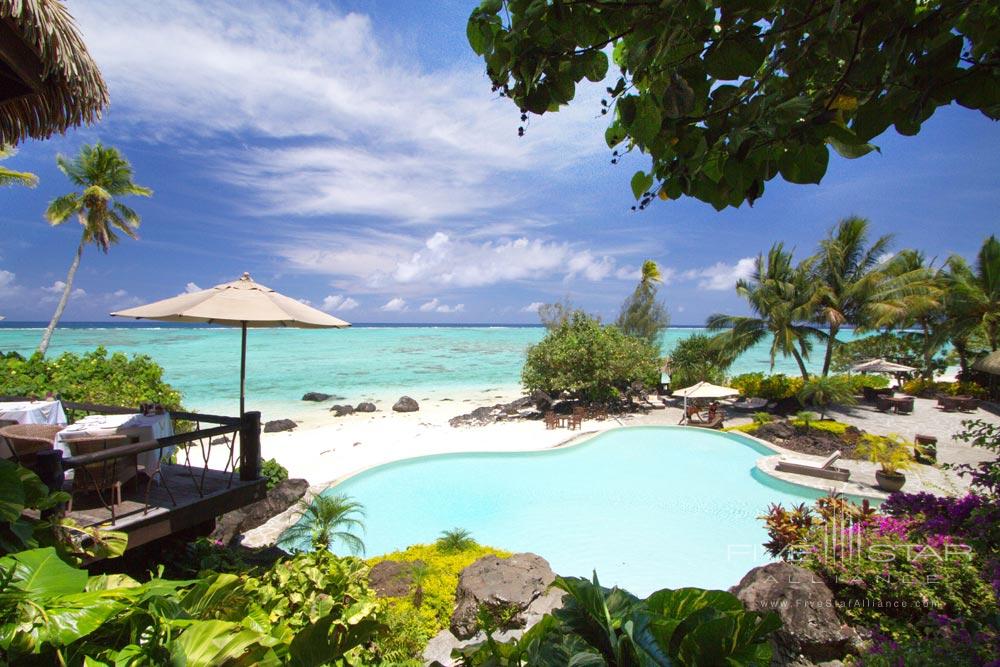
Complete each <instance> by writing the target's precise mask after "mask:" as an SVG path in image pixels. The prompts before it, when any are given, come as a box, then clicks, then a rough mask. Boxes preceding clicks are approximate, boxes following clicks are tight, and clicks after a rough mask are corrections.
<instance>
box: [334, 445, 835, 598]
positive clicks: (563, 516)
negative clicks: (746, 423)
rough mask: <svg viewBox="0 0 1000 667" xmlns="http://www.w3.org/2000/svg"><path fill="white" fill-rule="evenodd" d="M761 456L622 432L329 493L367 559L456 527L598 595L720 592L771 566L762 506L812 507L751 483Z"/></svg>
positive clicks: (774, 487) (415, 468)
mask: <svg viewBox="0 0 1000 667" xmlns="http://www.w3.org/2000/svg"><path fill="white" fill-rule="evenodd" d="M470 437H474V434H473V433H470ZM770 453H771V452H770V451H769V450H767V449H765V448H764V447H762V446H761V445H758V444H757V443H754V442H752V441H750V440H748V439H746V438H742V437H740V436H738V435H733V434H727V433H718V432H712V431H707V430H701V429H693V428H679V427H633V428H621V429H615V430H612V431H608V432H606V433H603V434H601V435H598V436H595V437H594V438H592V439H591V440H589V441H587V442H585V443H583V444H580V445H575V446H570V447H564V448H560V449H553V450H544V451H540V452H523V453H503V454H493V453H469V454H447V455H438V456H430V457H425V458H420V459H411V460H407V461H400V462H396V463H391V464H387V465H383V466H379V467H377V468H373V469H371V470H368V471H366V472H363V473H360V474H358V475H356V476H354V477H351V478H350V479H347V480H345V481H344V482H342V483H340V484H338V485H337V486H335V487H333V488H332V489H330V490H329V491H328V493H346V494H347V495H349V496H351V497H353V498H354V499H355V500H358V501H360V502H361V503H362V504H364V506H365V508H366V512H367V517H366V521H365V524H366V526H367V532H366V534H365V535H364V540H365V545H366V547H367V553H368V554H369V555H375V554H382V553H386V552H389V551H394V550H396V549H400V548H404V547H406V546H408V545H411V544H416V543H427V542H432V541H434V540H435V539H436V538H437V537H438V535H439V533H440V532H441V531H443V530H446V529H450V528H455V527H460V528H465V529H467V530H469V531H471V532H472V535H473V537H474V538H475V539H476V540H477V541H478V542H480V543H482V544H489V545H491V546H495V547H498V548H503V549H507V550H509V551H531V552H534V553H537V554H539V555H541V556H543V557H544V558H546V559H547V560H548V561H549V563H550V564H551V565H552V569H553V570H554V571H555V572H558V573H559V574H563V575H578V576H586V577H589V576H590V574H591V572H592V571H593V570H595V569H596V570H597V575H598V577H599V578H600V580H601V583H602V584H604V585H607V586H610V585H612V584H617V585H619V586H621V587H623V588H626V589H628V590H630V591H631V592H633V593H635V594H637V595H646V594H648V593H651V592H652V591H654V590H657V589H660V588H676V587H680V586H700V587H704V588H727V587H729V586H731V585H733V584H735V583H737V582H738V581H739V579H740V578H741V577H742V576H743V574H745V573H746V572H747V570H749V569H751V568H752V567H755V566H756V565H759V564H763V563H766V562H768V560H770V559H769V558H768V557H767V555H766V553H765V552H764V551H763V548H762V547H761V544H762V543H763V542H764V541H765V540H766V534H765V531H764V528H763V524H762V523H761V521H759V520H758V519H757V518H756V517H757V516H759V515H761V514H763V513H764V512H765V511H766V509H767V506H768V505H769V504H770V503H772V502H782V503H784V504H785V505H786V506H788V505H789V504H790V503H800V502H803V501H808V500H812V499H815V498H818V497H819V496H821V495H823V494H822V493H821V492H819V491H815V492H813V491H811V490H809V489H806V488H803V487H799V486H795V485H792V484H787V483H785V482H781V481H779V480H775V479H772V478H768V479H767V481H766V484H765V483H762V482H760V481H757V478H756V476H755V475H754V473H753V471H754V463H755V461H756V460H757V459H758V458H759V457H760V456H761V455H767V454H770ZM335 550H336V546H335Z"/></svg>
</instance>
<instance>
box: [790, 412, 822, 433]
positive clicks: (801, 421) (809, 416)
mask: <svg viewBox="0 0 1000 667" xmlns="http://www.w3.org/2000/svg"><path fill="white" fill-rule="evenodd" d="M818 417H819V415H818V414H816V413H815V412H810V411H809V410H802V411H800V412H796V413H795V419H793V420H792V424H794V425H795V426H800V427H802V430H803V431H809V425H810V424H812V423H813V422H814V421H816V419H817V418H818Z"/></svg>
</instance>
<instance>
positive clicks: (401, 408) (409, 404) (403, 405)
mask: <svg viewBox="0 0 1000 667" xmlns="http://www.w3.org/2000/svg"><path fill="white" fill-rule="evenodd" d="M392 409H393V410H394V411H395V412H416V411H417V410H419V409H420V404H419V403H417V402H416V401H415V400H413V399H412V398H410V397H409V396H402V397H400V399H399V400H398V401H396V403H395V404H394V405H393V406H392Z"/></svg>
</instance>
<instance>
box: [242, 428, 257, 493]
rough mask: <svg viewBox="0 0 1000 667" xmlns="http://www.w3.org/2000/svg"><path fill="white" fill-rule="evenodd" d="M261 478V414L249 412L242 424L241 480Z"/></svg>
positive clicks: (247, 480) (249, 480)
mask: <svg viewBox="0 0 1000 667" xmlns="http://www.w3.org/2000/svg"><path fill="white" fill-rule="evenodd" d="M259 478H260V413H259V412H256V411H251V412H247V413H246V414H244V415H243V418H242V421H241V422H240V480H242V481H244V482H252V481H254V480H257V479H259Z"/></svg>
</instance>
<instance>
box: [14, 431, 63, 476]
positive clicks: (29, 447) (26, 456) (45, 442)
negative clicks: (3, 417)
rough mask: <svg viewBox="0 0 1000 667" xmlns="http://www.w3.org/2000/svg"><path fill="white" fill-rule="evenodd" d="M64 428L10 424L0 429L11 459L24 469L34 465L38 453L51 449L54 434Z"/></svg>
mask: <svg viewBox="0 0 1000 667" xmlns="http://www.w3.org/2000/svg"><path fill="white" fill-rule="evenodd" d="M64 428H66V427H65V426H54V425H52V424H11V425H9V426H4V427H3V428H0V437H2V438H3V439H4V440H6V441H7V447H8V449H9V450H10V455H11V458H12V459H13V460H14V461H15V462H16V463H19V464H21V465H23V466H24V467H25V468H30V467H32V466H34V465H35V461H36V459H37V455H38V452H42V451H45V450H48V449H53V447H54V445H55V441H56V433H58V432H59V431H61V430H63V429H64Z"/></svg>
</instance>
